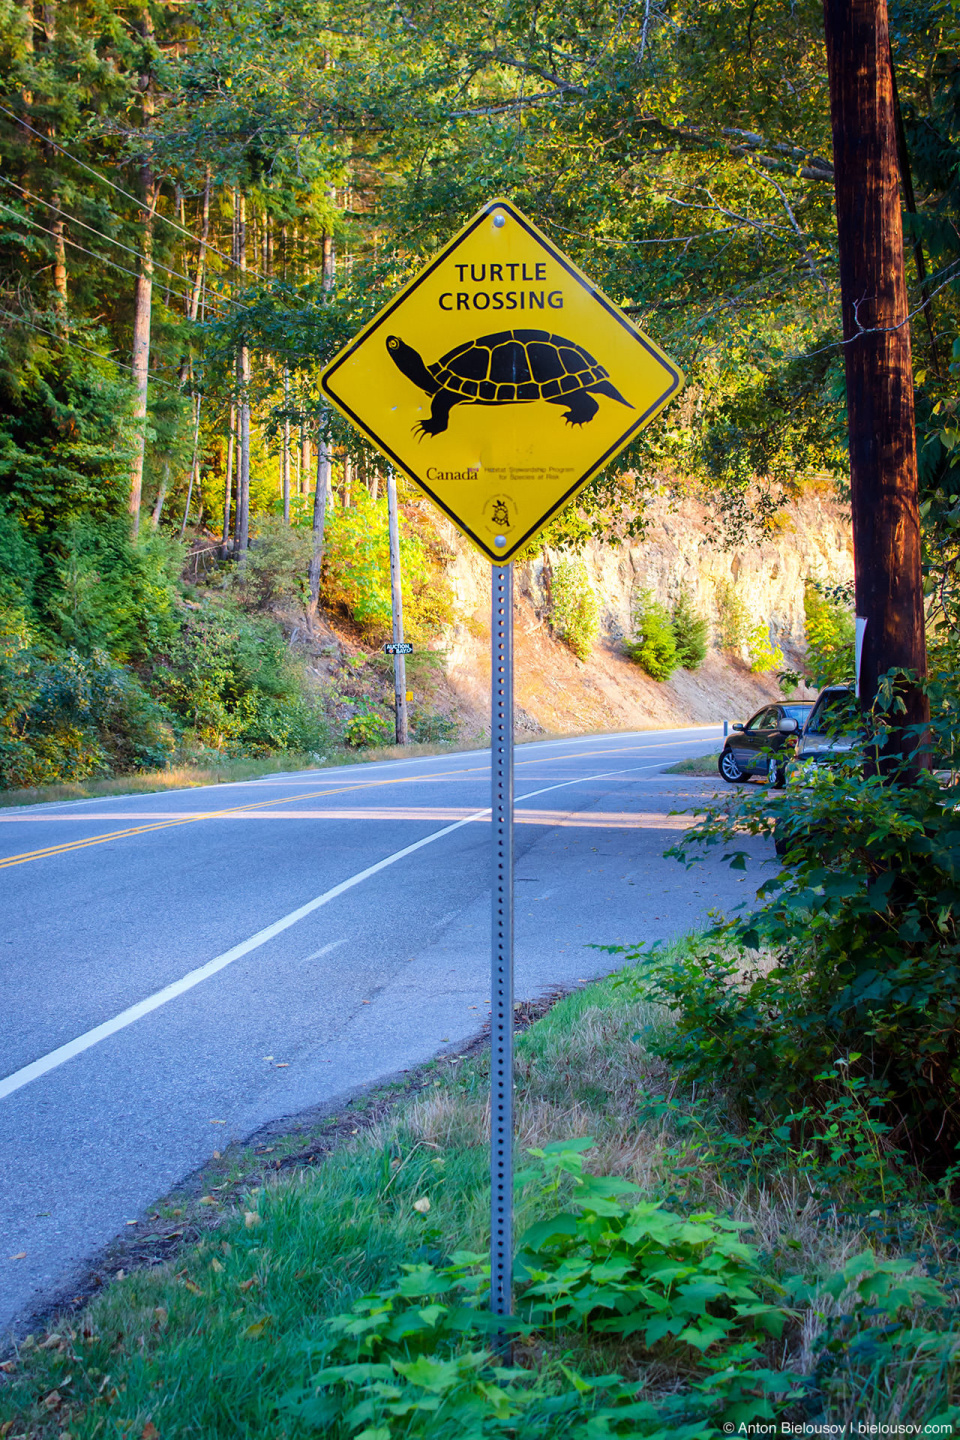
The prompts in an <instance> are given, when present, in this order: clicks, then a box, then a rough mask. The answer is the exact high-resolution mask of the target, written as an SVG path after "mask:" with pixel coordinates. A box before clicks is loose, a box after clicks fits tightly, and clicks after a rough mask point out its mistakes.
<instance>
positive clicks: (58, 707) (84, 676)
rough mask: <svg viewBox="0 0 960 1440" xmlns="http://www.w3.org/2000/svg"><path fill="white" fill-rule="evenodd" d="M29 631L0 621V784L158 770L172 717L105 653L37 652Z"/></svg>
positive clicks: (168, 745)
mask: <svg viewBox="0 0 960 1440" xmlns="http://www.w3.org/2000/svg"><path fill="white" fill-rule="evenodd" d="M30 638H31V637H30V634H29V630H28V629H27V628H26V626H25V625H24V624H22V623H21V624H20V626H19V628H18V629H15V628H14V626H13V625H12V624H11V623H10V621H9V619H8V620H7V622H6V623H5V624H4V623H3V622H2V621H0V787H2V788H4V789H25V788H27V787H29V786H32V785H44V784H48V783H50V782H52V781H57V780H86V779H88V778H90V777H91V776H102V775H111V774H113V773H115V772H117V771H129V770H146V769H160V768H161V767H163V766H164V765H166V764H167V763H168V761H169V760H170V758H171V756H172V754H173V752H174V749H175V745H176V739H175V734H174V730H173V726H172V724H171V720H172V716H171V715H170V714H169V712H166V711H165V710H164V709H163V707H162V706H160V705H158V704H157V703H156V702H155V701H154V700H153V699H152V698H151V697H150V696H149V695H148V694H147V692H146V691H145V690H144V688H143V686H142V685H141V684H140V682H139V681H138V679H137V678H136V676H135V675H133V674H132V673H131V672H129V671H127V670H124V669H122V668H120V667H119V666H116V665H113V664H111V663H110V660H109V659H108V657H107V656H106V655H103V654H101V653H100V652H96V651H95V652H94V654H93V655H92V656H83V655H79V654H78V653H77V652H76V651H75V650H68V651H67V652H66V654H64V655H52V656H51V655H44V654H42V653H40V652H38V651H37V650H36V649H35V648H33V647H32V646H31V644H30Z"/></svg>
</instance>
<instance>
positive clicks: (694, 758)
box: [664, 750, 718, 777]
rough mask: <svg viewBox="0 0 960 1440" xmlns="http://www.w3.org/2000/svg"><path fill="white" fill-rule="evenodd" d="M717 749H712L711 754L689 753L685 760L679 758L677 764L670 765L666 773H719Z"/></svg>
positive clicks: (711, 774)
mask: <svg viewBox="0 0 960 1440" xmlns="http://www.w3.org/2000/svg"><path fill="white" fill-rule="evenodd" d="M717 753H718V752H717V751H716V750H712V751H711V752H710V754H709V755H688V756H687V758H686V759H685V760H678V761H677V763H676V765H669V766H668V767H667V769H666V770H665V772H664V773H665V774H666V775H709V776H711V777H714V776H716V775H717Z"/></svg>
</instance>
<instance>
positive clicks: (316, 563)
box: [307, 435, 330, 615]
mask: <svg viewBox="0 0 960 1440" xmlns="http://www.w3.org/2000/svg"><path fill="white" fill-rule="evenodd" d="M329 495H330V449H329V445H328V442H327V440H326V439H325V437H324V436H323V435H321V436H320V437H319V438H318V440H317V488H316V490H315V491H314V495H313V552H312V554H311V556H310V565H309V568H308V570H307V579H308V581H309V584H310V614H311V615H316V613H317V608H318V606H319V604H320V572H321V570H322V569H323V541H324V531H325V529H326V524H327V502H328V499H329Z"/></svg>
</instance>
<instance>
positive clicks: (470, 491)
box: [321, 200, 683, 565]
mask: <svg viewBox="0 0 960 1440" xmlns="http://www.w3.org/2000/svg"><path fill="white" fill-rule="evenodd" d="M682 383H683V376H682V375H681V373H680V371H679V369H678V368H677V366H676V365H674V364H673V362H672V361H671V360H670V359H669V358H668V357H667V356H666V355H665V354H664V353H663V351H662V350H661V349H660V348H659V347H658V346H657V345H655V344H654V342H653V341H652V340H651V339H650V338H649V336H647V335H644V333H643V331H642V330H639V329H638V328H637V326H636V325H634V324H633V323H632V322H631V321H630V320H629V319H628V318H627V316H626V315H624V314H623V312H622V311H621V309H620V307H619V306H617V305H615V304H614V303H613V301H612V300H609V299H608V298H607V297H606V295H604V294H603V293H602V291H600V290H599V289H598V288H597V286H596V285H594V284H593V282H592V281H591V280H589V279H588V278H587V276H586V275H584V274H583V272H582V271H581V270H579V269H578V268H577V266H576V265H574V263H573V262H572V260H569V259H568V258H567V257H566V256H565V255H564V254H563V253H562V251H560V250H558V249H557V248H556V246H555V245H552V244H551V242H550V241H549V240H548V239H547V237H546V236H545V235H543V234H542V233H541V232H540V231H539V230H538V229H537V227H536V226H535V225H534V224H533V223H532V221H530V220H528V219H527V218H526V216H524V215H523V214H521V212H520V211H519V210H518V209H517V208H516V206H514V205H511V204H510V203H509V202H508V201H505V200H492V201H490V203H489V204H487V205H485V206H484V207H483V209H482V210H481V211H480V212H479V214H478V215H475V216H474V218H473V219H472V220H471V221H470V223H469V224H468V225H467V226H465V228H464V229H463V230H461V232H460V234H459V235H457V236H456V238H455V239H453V240H452V241H451V242H450V244H449V245H448V246H447V247H446V248H445V249H444V250H442V251H441V252H440V254H439V255H437V256H436V257H435V259H433V260H432V261H431V262H430V264H429V265H427V266H426V267H425V268H424V269H423V270H422V271H421V272H420V274H419V275H417V276H416V278H415V279H414V280H412V281H411V282H410V284H409V285H407V286H406V287H405V288H404V289H403V290H402V291H401V292H400V294H399V295H397V296H396V298H395V299H393V300H392V301H391V302H390V304H389V305H387V306H385V307H384V309H383V310H381V311H380V313H379V315H377V316H376V318H375V319H373V320H371V322H370V323H369V325H367V326H365V327H364V329H363V330H361V331H360V333H359V334H358V335H357V336H356V337H355V338H354V339H353V340H351V342H350V343H349V345H347V346H345V347H344V349H343V350H341V351H340V353H339V355H337V356H336V358H335V359H334V360H333V361H332V362H331V363H330V364H329V365H328V366H327V368H326V369H325V371H324V372H323V375H322V377H321V385H322V388H323V391H324V393H325V394H326V395H327V397H328V398H329V399H330V400H331V402H332V403H333V404H334V405H335V406H336V407H337V409H338V410H340V411H341V412H342V413H343V415H345V416H346V418H347V419H348V420H350V421H352V423H353V424H354V425H356V426H357V428H358V429H359V430H361V431H362V432H363V433H364V434H365V435H366V436H367V437H368V438H369V439H370V440H371V441H372V442H373V444H374V445H375V446H376V447H377V448H378V449H379V450H381V451H382V452H383V453H384V455H386V456H387V457H388V459H389V460H391V461H392V463H393V464H394V465H396V466H397V467H399V468H400V469H401V470H403V471H404V472H405V474H407V475H409V477H410V479H411V480H413V481H414V482H415V483H416V484H417V485H419V486H420V488H421V489H422V490H425V491H426V493H427V494H428V495H429V496H430V498H431V499H432V500H433V501H435V503H436V504H437V505H439V506H440V508H441V510H444V511H445V512H446V514H447V515H448V516H449V517H450V519H451V520H452V521H453V523H454V524H455V525H456V526H457V528H458V529H459V530H460V531H461V532H462V533H463V534H464V535H466V536H467V537H468V538H469V539H470V540H472V541H473V543H474V544H475V545H476V546H477V547H478V548H479V549H480V550H482V551H483V553H484V554H485V555H487V556H488V557H489V558H490V559H491V560H492V561H493V562H494V564H496V565H503V564H505V563H506V562H507V561H509V560H510V559H511V557H512V556H513V555H515V554H516V552H517V551H518V550H519V549H521V547H522V546H523V545H525V544H527V543H528V542H529V541H530V540H531V539H533V537H534V536H535V535H536V534H537V532H538V531H539V530H541V529H542V528H543V526H544V525H546V523H547V521H548V520H550V518H551V517H552V516H553V515H555V514H556V513H557V511H558V510H561V509H562V508H563V507H564V506H565V505H567V504H568V503H569V502H570V501H571V500H572V499H573V498H574V497H575V496H576V495H577V493H578V492H579V491H580V490H582V489H583V487H584V485H586V483H587V481H588V480H590V479H591V477H592V476H594V475H596V474H597V472H598V471H599V470H601V469H603V467H604V466H605V465H607V464H609V462H610V461H611V460H612V459H613V457H614V456H615V455H617V454H618V453H619V452H620V451H621V450H622V449H623V448H624V447H625V446H626V445H628V444H629V443H630V441H631V440H632V439H633V438H634V437H635V436H636V435H637V434H638V433H639V431H641V430H642V429H643V428H644V426H646V425H648V424H649V423H650V421H651V420H653V419H654V418H655V417H656V416H657V415H658V414H659V412H660V411H661V410H662V409H663V407H664V406H665V405H666V403H667V401H668V400H669V399H670V398H671V397H672V396H673V395H675V394H676V393H677V391H678V390H679V389H680V386H681V384H682Z"/></svg>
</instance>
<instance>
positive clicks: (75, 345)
mask: <svg viewBox="0 0 960 1440" xmlns="http://www.w3.org/2000/svg"><path fill="white" fill-rule="evenodd" d="M0 315H6V316H7V318H8V319H9V320H14V321H15V322H16V323H17V324H18V325H28V326H29V327H30V329H31V330H38V331H39V332H40V334H41V335H49V336H50V337H51V338H52V339H54V340H59V341H60V343H61V345H69V346H70V349H71V350H82V351H83V353H84V355H92V356H93V357H94V359H95V360H106V361H107V362H108V363H109V364H110V365H116V366H117V368H118V369H120V370H129V371H130V373H131V375H133V374H135V373H136V372H135V371H134V368H133V366H132V365H124V363H123V361H122V360H114V358H113V356H112V355H104V354H103V352H102V351H101V350H91V349H89V347H88V346H86V345H81V344H80V343H79V341H77V340H67V339H66V337H65V336H63V335H58V334H57V332H56V330H46V329H44V327H43V326H42V325H37V324H35V323H34V321H32V320H28V319H27V317H26V316H25V315H17V314H15V313H14V311H13V310H4V309H3V308H2V307H0ZM147 374H148V375H149V376H151V377H152V378H153V379H154V380H156V382H157V384H158V385H165V386H166V387H167V389H168V390H178V389H179V388H180V387H179V386H178V385H172V384H171V383H170V381H169V380H164V379H163V377H162V376H161V375H158V374H157V372H156V370H148V371H147Z"/></svg>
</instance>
